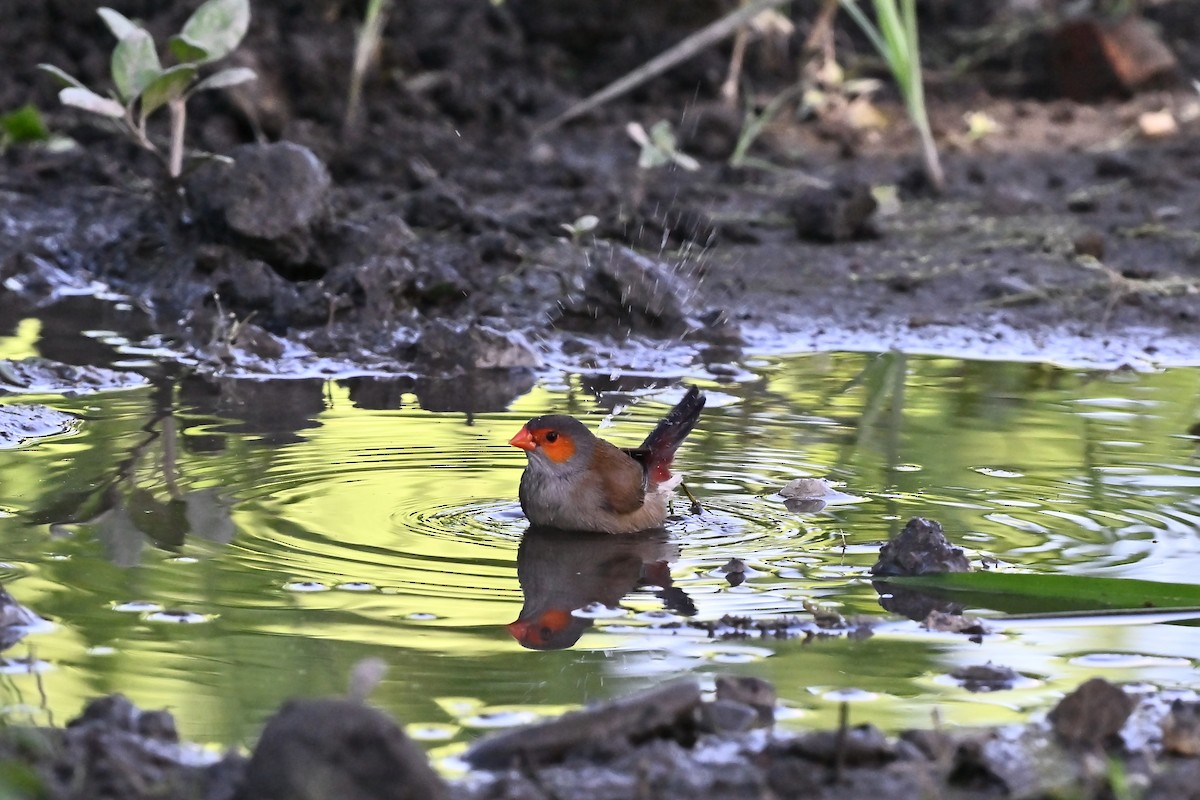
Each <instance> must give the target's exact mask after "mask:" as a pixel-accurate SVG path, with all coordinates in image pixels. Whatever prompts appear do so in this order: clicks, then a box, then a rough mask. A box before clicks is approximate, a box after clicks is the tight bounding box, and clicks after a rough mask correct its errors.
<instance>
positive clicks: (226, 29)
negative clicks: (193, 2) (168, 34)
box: [178, 0, 250, 63]
mask: <svg viewBox="0 0 1200 800" xmlns="http://www.w3.org/2000/svg"><path fill="white" fill-rule="evenodd" d="M249 28H250V0H208V2H206V3H205V4H204V5H202V6H200V7H199V8H197V9H196V12H195V13H194V14H192V16H191V18H190V19H188V21H187V22H186V23H184V25H183V30H182V31H181V32H180V34H179V37H178V38H179V39H181V40H183V41H184V42H186V43H188V44H191V45H192V46H194V47H198V48H201V49H203V50H205V51H206V55H205V56H204V58H203V59H202V60H201V63H204V62H208V61H215V60H217V59H218V58H223V57H225V56H227V55H229V54H230V53H231V52H233V50H234V48H236V47H237V46H238V44H240V43H241V41H242V37H243V36H245V35H246V31H247V30H249Z"/></svg>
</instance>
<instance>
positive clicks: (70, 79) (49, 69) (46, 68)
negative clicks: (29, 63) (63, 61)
mask: <svg viewBox="0 0 1200 800" xmlns="http://www.w3.org/2000/svg"><path fill="white" fill-rule="evenodd" d="M37 68H38V69H40V70H41V71H42V72H46V73H49V74H50V75H53V76H54V77H55V79H57V80H58V82H59V83H61V84H62V85H63V86H64V87H72V88H75V89H85V88H87V87H85V86H84V85H83V83H82V82H81V81H80V80H79V79H78V78H76V77H74V76H72V75H70V74H68V73H67V72H65V71H63V70H61V69H59V68H58V67H56V66H54V65H53V64H38V65H37Z"/></svg>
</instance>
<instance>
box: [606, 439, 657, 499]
mask: <svg viewBox="0 0 1200 800" xmlns="http://www.w3.org/2000/svg"><path fill="white" fill-rule="evenodd" d="M593 458H594V464H595V466H596V467H597V468H598V469H599V474H600V475H602V476H603V479H602V480H603V485H604V505H605V506H607V507H608V510H609V511H612V512H613V513H614V514H632V513H633V512H634V511H637V510H638V509H639V508H641V507H642V503H644V502H645V500H646V490H645V488H644V482H643V476H644V474H645V473H644V472H643V470H642V465H641V464H639V463H638V462H636V461H634V460H633V459H632V458H630V457H629V456H628V455H626V454H625V453H624V452H623V451H621V450H620V449H619V448H617V447H615V446H613V445H611V444H609V443H608V442H606V441H603V440H599V441H597V443H596V452H595V455H594V456H593Z"/></svg>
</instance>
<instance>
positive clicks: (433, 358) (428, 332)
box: [416, 321, 541, 374]
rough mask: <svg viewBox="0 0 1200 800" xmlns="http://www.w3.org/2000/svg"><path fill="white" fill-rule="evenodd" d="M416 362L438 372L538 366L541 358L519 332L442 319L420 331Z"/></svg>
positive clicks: (448, 372) (449, 372)
mask: <svg viewBox="0 0 1200 800" xmlns="http://www.w3.org/2000/svg"><path fill="white" fill-rule="evenodd" d="M416 362H417V364H418V366H420V367H421V368H422V369H425V370H429V371H432V372H435V373H439V374H455V373H458V372H462V371H470V370H487V369H532V368H535V367H539V366H541V359H540V358H539V357H538V355H537V353H536V352H534V350H533V347H532V346H530V344H529V342H528V341H526V339H525V337H524V336H522V335H521V334H519V333H516V332H514V331H507V332H506V331H500V330H497V329H495V328H491V327H488V326H486V325H467V326H463V327H459V326H455V325H453V324H451V323H448V322H443V321H437V322H434V323H433V324H431V325H429V326H428V327H426V328H425V330H423V331H422V332H421V338H420V339H419V340H418V341H417V345H416Z"/></svg>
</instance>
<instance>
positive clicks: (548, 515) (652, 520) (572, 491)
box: [509, 386, 704, 533]
mask: <svg viewBox="0 0 1200 800" xmlns="http://www.w3.org/2000/svg"><path fill="white" fill-rule="evenodd" d="M703 408H704V396H703V395H702V394H700V390H699V389H697V388H696V387H695V386H693V387H691V388H689V389H688V392H687V394H686V395H684V397H683V399H682V400H680V401H679V403H678V404H677V405H676V406H675V407H674V408H672V409H671V411H670V412H669V413H668V414H667V416H665V417H663V419H662V421H661V422H659V423H658V425H656V426H655V428H654V430H653V431H651V432H650V435H649V436H647V437H646V441H644V442H642V445H641V447H637V448H621V447H617V446H615V445H613V444H610V443H608V442H606V441H604V440H603V439H600V438H598V437H597V436H596V435H595V434H593V433H592V432H591V431H589V430H588V429H587V427H586V426H584V424H583V423H582V422H580V421H579V420H577V419H574V418H573V417H568V416H564V415H561V414H551V415H547V416H544V417H534V418H533V419H531V420H529V422H527V423H525V425H524V427H522V428H521V430H520V431H518V432H517V435H516V436H514V437H513V438H512V439H511V440H509V444H511V445H512V446H513V447H519V448H521V449H522V450H524V451H525V455H526V457H527V458H528V463H527V464H526V465H525V472H524V473H522V475H521V491H520V495H521V510H522V511H524V512H525V516H526V518H528V520H529V522H530V523H531V524H533V525H538V526H543V527H550V528H559V529H562V530H572V531H590V532H593V533H633V532H634V531H644V530H648V529H650V528H657V527H659V526H661V525H662V524H663V522H664V521H665V520H666V518H667V501H668V500H669V499H670V496H671V491H672V490H673V489H674V488H675V486H677V485H678V484H679V482H680V481H681V478H679V477H672V476H671V471H670V467H671V461H672V459H673V458H674V457H675V451H676V450H678V449H679V445H681V444H682V443H683V440H684V439H685V438H686V437H687V435H688V434H689V433H691V431H692V428H694V427H696V421H697V420H698V419H699V418H700V411H701V409H703Z"/></svg>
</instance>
